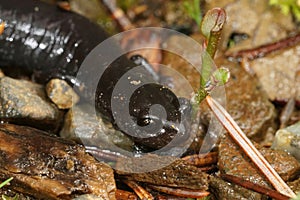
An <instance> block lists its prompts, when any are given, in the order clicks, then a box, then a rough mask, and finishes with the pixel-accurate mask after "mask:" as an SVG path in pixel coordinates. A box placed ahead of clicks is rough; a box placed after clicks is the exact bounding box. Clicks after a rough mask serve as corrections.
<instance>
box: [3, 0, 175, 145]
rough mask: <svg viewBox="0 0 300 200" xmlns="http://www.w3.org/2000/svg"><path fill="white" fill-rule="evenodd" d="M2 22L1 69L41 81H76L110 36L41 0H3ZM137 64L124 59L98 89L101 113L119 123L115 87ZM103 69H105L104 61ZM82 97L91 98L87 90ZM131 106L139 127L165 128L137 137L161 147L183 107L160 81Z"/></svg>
mask: <svg viewBox="0 0 300 200" xmlns="http://www.w3.org/2000/svg"><path fill="white" fill-rule="evenodd" d="M0 21H2V22H5V29H4V32H3V33H2V34H1V35H0V66H1V67H5V66H19V67H22V69H23V71H25V72H26V73H29V74H31V75H32V76H33V78H34V80H35V81H37V82H39V83H45V82H47V81H48V80H49V79H51V78H54V77H59V78H63V79H67V80H71V79H72V78H73V77H76V73H77V72H78V70H79V67H80V65H81V63H82V62H83V60H84V59H85V57H86V55H88V54H89V52H90V51H91V50H92V49H93V48H94V47H96V46H97V45H98V44H99V43H101V42H102V41H104V40H105V39H107V38H108V37H109V36H108V34H107V33H106V32H105V31H104V30H103V29H102V28H101V27H99V26H98V25H96V24H94V23H92V22H91V21H89V20H88V19H86V18H84V17H82V16H80V15H78V14H75V13H70V12H66V11H63V10H60V9H58V8H57V7H55V6H52V5H48V4H46V3H43V2H40V1H37V0H22V1H20V0H0ZM118 48H119V47H115V49H118ZM136 66H137V65H136V64H134V63H133V62H132V61H130V60H128V59H127V58H126V57H125V56H121V57H119V58H118V59H117V60H116V61H114V62H113V63H112V64H110V65H109V66H108V67H107V69H106V70H105V72H104V74H103V76H102V77H101V79H100V81H99V83H98V85H97V92H96V94H94V95H95V105H96V109H97V110H98V111H99V112H100V113H101V114H102V116H104V117H106V118H107V119H109V120H110V121H111V122H112V123H113V124H115V125H116V123H114V117H113V115H112V111H111V98H112V94H113V89H114V86H115V84H116V83H117V81H118V80H119V79H120V78H121V77H122V75H123V74H125V73H127V72H129V71H130V70H131V69H133V68H135V67H136ZM98 67H105V66H103V64H102V63H99V66H98ZM87 73H91V72H87ZM143 78H145V79H153V76H151V74H150V73H149V75H148V76H143V77H142V79H143ZM142 81H143V80H142ZM93 84H96V83H93ZM83 94H84V95H83V96H88V92H83ZM100 94H101V95H100ZM153 104H160V105H162V106H163V107H164V109H165V110H166V114H167V117H166V119H165V120H163V122H162V121H161V119H160V118H159V117H158V116H153V115H152V114H151V113H150V112H149V110H150V107H151V106H152V105H153ZM129 105H130V107H129V113H130V115H131V118H132V119H133V120H134V121H135V122H136V124H137V125H139V126H147V125H149V124H153V123H154V124H155V123H158V124H159V123H161V124H163V126H162V128H161V130H160V131H159V132H158V134H156V135H154V136H153V135H151V136H149V137H148V138H139V137H133V139H134V140H135V141H136V142H138V143H140V144H141V145H144V146H147V147H150V148H153V149H158V148H161V147H163V146H164V145H166V144H168V142H170V140H171V139H172V137H173V136H174V135H175V134H176V133H177V132H178V127H174V124H176V123H178V122H179V121H180V117H181V116H180V115H181V112H180V103H179V100H178V98H177V97H176V96H175V95H174V94H173V92H171V91H170V90H169V89H167V88H165V87H163V86H161V85H159V84H155V83H152V84H146V85H144V86H142V87H140V88H139V89H138V90H137V91H136V92H135V93H134V94H132V97H131V98H130V104H129ZM121 117H122V116H121ZM124 117H127V116H124ZM116 126H117V125H116ZM117 128H118V127H117ZM122 131H123V132H125V134H128V133H126V131H124V130H122Z"/></svg>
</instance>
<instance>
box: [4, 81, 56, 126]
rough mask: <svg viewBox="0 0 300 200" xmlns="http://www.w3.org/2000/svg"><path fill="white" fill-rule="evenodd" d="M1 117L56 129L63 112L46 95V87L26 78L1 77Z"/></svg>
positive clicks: (20, 122)
mask: <svg viewBox="0 0 300 200" xmlns="http://www.w3.org/2000/svg"><path fill="white" fill-rule="evenodd" d="M0 119H1V120H3V121H6V122H13V123H16V124H25V125H30V126H33V127H36V128H40V129H42V130H55V129H57V127H58V126H59V122H60V121H61V119H62V113H61V112H60V111H59V109H58V108H57V107H56V106H55V105H54V104H52V103H51V102H50V101H49V99H48V98H47V97H46V93H45V90H44V87H43V86H41V85H39V84H36V83H32V82H30V81H26V80H16V79H12V78H9V77H3V78H1V79H0Z"/></svg>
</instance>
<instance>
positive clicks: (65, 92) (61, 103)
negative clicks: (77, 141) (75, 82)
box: [46, 79, 79, 109]
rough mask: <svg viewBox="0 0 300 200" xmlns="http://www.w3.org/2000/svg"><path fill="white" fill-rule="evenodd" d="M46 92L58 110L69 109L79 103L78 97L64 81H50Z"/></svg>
mask: <svg viewBox="0 0 300 200" xmlns="http://www.w3.org/2000/svg"><path fill="white" fill-rule="evenodd" d="M46 92H47V95H48V97H49V98H50V99H51V101H52V102H53V103H54V104H55V105H57V107H58V108H59V109H69V108H71V107H72V106H74V105H75V104H76V103H77V102H78V101H79V96H78V95H77V94H76V93H75V91H74V90H73V88H72V87H71V86H70V85H69V84H68V83H67V82H66V81H64V80H61V79H52V80H50V81H49V82H48V83H47V85H46Z"/></svg>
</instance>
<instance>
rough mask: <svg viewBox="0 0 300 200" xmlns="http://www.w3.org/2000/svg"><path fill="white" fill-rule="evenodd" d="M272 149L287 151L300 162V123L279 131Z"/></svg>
mask: <svg viewBox="0 0 300 200" xmlns="http://www.w3.org/2000/svg"><path fill="white" fill-rule="evenodd" d="M272 148H273V149H280V150H283V151H286V152H288V153H290V154H291V155H293V156H294V157H295V158H297V160H298V161H300V121H299V122H298V123H296V124H293V125H291V126H288V127H286V128H283V129H280V130H278V131H277V132H276V135H275V138H274V141H273V144H272Z"/></svg>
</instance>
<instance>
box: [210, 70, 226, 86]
mask: <svg viewBox="0 0 300 200" xmlns="http://www.w3.org/2000/svg"><path fill="white" fill-rule="evenodd" d="M229 78H230V72H229V70H228V69H227V68H225V67H220V68H219V69H217V70H216V71H214V72H213V74H212V76H211V82H212V84H214V85H215V86H222V85H225V83H227V82H228V80H229Z"/></svg>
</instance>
